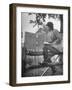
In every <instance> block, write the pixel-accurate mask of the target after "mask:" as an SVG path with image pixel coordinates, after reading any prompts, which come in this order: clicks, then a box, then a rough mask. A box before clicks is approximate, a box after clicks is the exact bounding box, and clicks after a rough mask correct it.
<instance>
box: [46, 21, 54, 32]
mask: <svg viewBox="0 0 72 90" xmlns="http://www.w3.org/2000/svg"><path fill="white" fill-rule="evenodd" d="M46 26H48V27H49V28H50V29H51V30H53V23H52V22H48V23H47V24H46Z"/></svg>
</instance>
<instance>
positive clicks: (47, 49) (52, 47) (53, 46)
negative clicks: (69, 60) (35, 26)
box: [43, 22, 63, 74]
mask: <svg viewBox="0 0 72 90" xmlns="http://www.w3.org/2000/svg"><path fill="white" fill-rule="evenodd" d="M44 31H45V33H46V39H45V42H44V48H43V54H44V62H46V63H47V62H48V63H50V62H51V57H52V56H54V55H55V54H59V53H62V52H63V45H62V44H63V43H62V35H61V34H60V33H59V32H58V30H55V29H54V26H53V23H52V22H48V23H47V24H46V26H44ZM49 53H51V54H49ZM61 57H62V54H61ZM51 68H52V71H53V74H54V73H55V72H56V69H55V66H52V67H51Z"/></svg>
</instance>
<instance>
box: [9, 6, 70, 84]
mask: <svg viewBox="0 0 72 90" xmlns="http://www.w3.org/2000/svg"><path fill="white" fill-rule="evenodd" d="M10 10H11V14H10V15H13V16H12V17H13V18H10V19H11V22H10V25H11V26H10V29H11V33H10V34H11V45H10V46H11V57H10V59H11V60H10V65H11V66H10V68H11V69H10V82H11V84H13V85H43V84H54V83H68V82H70V7H65V6H63V7H62V6H48V5H29V4H28V5H27V4H12V5H11V8H10ZM10 17H11V16H10ZM12 43H13V44H12Z"/></svg>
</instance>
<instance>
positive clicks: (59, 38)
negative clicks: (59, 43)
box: [54, 30, 62, 40]
mask: <svg viewBox="0 0 72 90" xmlns="http://www.w3.org/2000/svg"><path fill="white" fill-rule="evenodd" d="M54 34H55V36H56V38H57V39H58V40H62V36H61V34H60V33H59V32H58V30H55V31H54Z"/></svg>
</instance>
